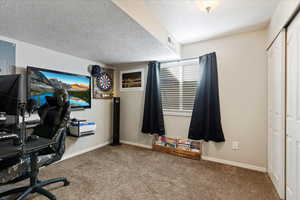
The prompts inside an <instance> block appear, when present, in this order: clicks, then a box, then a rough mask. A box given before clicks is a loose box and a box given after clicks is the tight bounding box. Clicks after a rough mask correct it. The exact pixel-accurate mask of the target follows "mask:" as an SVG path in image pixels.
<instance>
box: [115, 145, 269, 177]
mask: <svg viewBox="0 0 300 200" xmlns="http://www.w3.org/2000/svg"><path fill="white" fill-rule="evenodd" d="M120 142H121V143H123V144H128V145H133V146H137V147H143V148H146V149H152V146H150V145H144V144H139V143H135V142H129V141H126V140H121V141H120ZM202 159H203V160H207V161H211V162H217V163H221V164H225V165H231V166H234V167H240V168H245V169H250V170H254V171H259V172H264V173H266V172H267V169H266V168H265V167H258V166H255V165H250V164H247V163H241V162H235V161H230V160H223V159H219V158H213V157H208V156H202Z"/></svg>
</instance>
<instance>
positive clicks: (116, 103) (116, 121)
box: [111, 97, 121, 146]
mask: <svg viewBox="0 0 300 200" xmlns="http://www.w3.org/2000/svg"><path fill="white" fill-rule="evenodd" d="M112 118H113V119H112V132H113V142H112V144H111V145H112V146H117V145H120V144H121V143H120V97H114V98H113V113H112Z"/></svg>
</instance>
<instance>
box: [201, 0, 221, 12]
mask: <svg viewBox="0 0 300 200" xmlns="http://www.w3.org/2000/svg"><path fill="white" fill-rule="evenodd" d="M197 4H198V6H199V7H200V9H201V10H203V11H204V12H207V13H210V12H211V11H212V10H213V9H215V8H216V7H218V5H219V4H220V2H219V0H197Z"/></svg>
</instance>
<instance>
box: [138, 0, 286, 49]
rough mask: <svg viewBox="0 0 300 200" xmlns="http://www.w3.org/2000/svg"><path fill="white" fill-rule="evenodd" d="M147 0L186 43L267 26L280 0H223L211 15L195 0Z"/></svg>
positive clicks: (154, 10)
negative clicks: (201, 8) (200, 7)
mask: <svg viewBox="0 0 300 200" xmlns="http://www.w3.org/2000/svg"><path fill="white" fill-rule="evenodd" d="M137 1H138V0H137ZM144 1H145V2H146V4H147V6H148V8H149V9H151V10H152V13H153V15H155V16H156V17H157V18H158V19H159V20H160V21H161V23H162V24H163V25H164V26H165V27H166V28H167V30H168V31H169V32H170V33H171V34H172V35H173V36H174V38H175V39H176V40H177V41H178V42H180V43H182V44H185V43H192V42H196V41H202V40H207V39H212V38H215V37H220V36H224V35H228V34H233V33H238V32H245V31H251V30H257V29H261V28H263V27H266V25H267V24H268V22H269V20H270V18H271V16H272V14H273V12H274V10H275V8H276V6H277V4H278V3H279V1H280V0H220V2H221V3H220V6H219V7H217V8H216V9H215V10H213V11H212V13H210V14H207V13H205V12H202V11H201V10H200V9H199V7H197V5H196V3H195V1H196V0H144Z"/></svg>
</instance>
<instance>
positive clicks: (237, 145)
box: [232, 141, 240, 150]
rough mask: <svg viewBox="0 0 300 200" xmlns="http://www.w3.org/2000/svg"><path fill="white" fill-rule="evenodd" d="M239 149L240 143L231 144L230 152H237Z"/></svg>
mask: <svg viewBox="0 0 300 200" xmlns="http://www.w3.org/2000/svg"><path fill="white" fill-rule="evenodd" d="M239 149H240V143H239V142H238V141H233V142H232V150H239Z"/></svg>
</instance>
